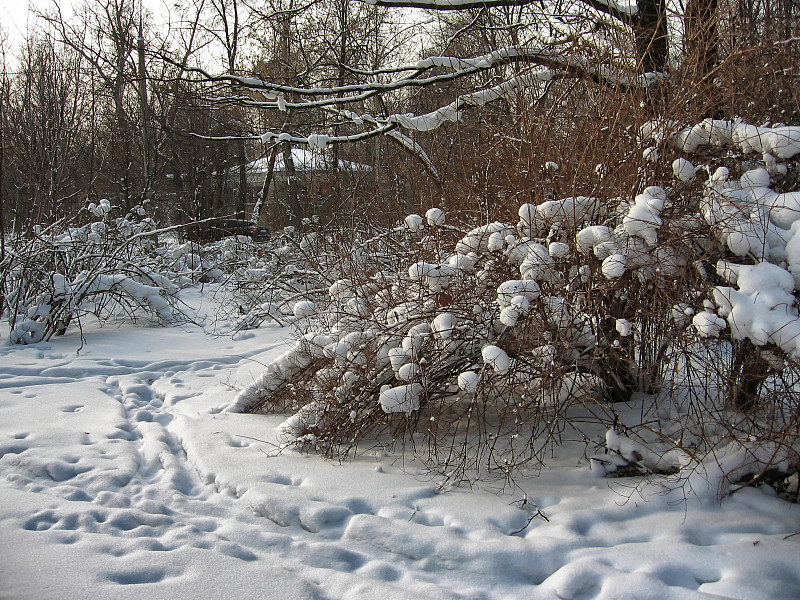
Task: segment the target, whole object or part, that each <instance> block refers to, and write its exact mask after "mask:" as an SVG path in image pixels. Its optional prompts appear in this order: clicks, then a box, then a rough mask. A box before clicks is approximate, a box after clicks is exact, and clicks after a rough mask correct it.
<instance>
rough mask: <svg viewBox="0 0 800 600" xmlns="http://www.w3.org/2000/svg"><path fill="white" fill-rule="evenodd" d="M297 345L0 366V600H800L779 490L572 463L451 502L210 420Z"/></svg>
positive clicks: (402, 478)
mask: <svg viewBox="0 0 800 600" xmlns="http://www.w3.org/2000/svg"><path fill="white" fill-rule="evenodd" d="M285 334H286V330H281V329H278V328H274V327H273V328H262V329H259V330H256V331H254V332H252V333H248V334H246V335H244V336H240V337H239V338H237V339H236V340H232V339H230V338H224V337H222V338H219V337H210V336H207V335H205V334H204V333H203V332H202V331H201V330H200V329H199V328H197V327H193V326H192V327H183V328H165V329H157V328H135V327H132V326H124V327H121V328H119V329H116V328H112V327H106V328H102V329H94V328H93V329H92V330H91V331H87V334H86V340H87V343H86V345H85V346H84V347H83V348H82V349H81V351H80V353H78V352H77V351H78V349H79V347H80V339H79V336H78V334H77V332H76V331H73V332H72V333H70V334H68V335H67V336H66V337H64V338H59V339H56V340H55V341H52V342H49V343H44V344H39V345H37V346H28V347H11V346H2V347H0V540H2V541H1V542H0V598H2V599H3V600H11V599H15V600H16V599H21V598H30V599H36V600H42V599H48V598H93V599H97V600H99V599H102V598H113V599H125V598H137V599H138V598H141V599H145V598H147V599H153V598H169V599H170V600H182V599H190V598H191V599H192V600H194V599H197V598H206V599H210V598H226V599H236V598H260V599H273V598H274V599H282V600H283V599H287V600H288V599H292V598H302V599H320V600H322V599H335V598H347V599H354V600H355V599H371V598H379V599H380V600H390V599H393V598H397V599H413V598H464V599H467V598H469V599H479V598H486V599H491V600H495V599H497V600H499V599H504V600H506V599H512V598H533V599H536V598H582V599H590V598H608V599H610V598H636V599H654V600H661V599H669V598H674V599H681V600H686V599H689V600H690V599H693V598H741V599H747V600H758V599H761V598H763V599H769V600H780V599H786V600H790V599H797V598H800V534H798V535H794V536H791V534H793V533H796V532H798V530H800V506H798V505H793V504H789V503H786V502H784V501H782V500H780V499H778V498H776V497H775V496H774V495H773V494H770V493H769V492H768V491H760V490H755V489H748V490H744V491H743V492H741V493H739V494H736V495H735V496H733V497H730V498H726V499H724V500H723V501H722V502H721V503H720V502H717V501H714V500H706V501H703V502H701V501H699V500H698V499H690V500H689V501H688V502H685V501H684V500H683V494H682V493H680V491H678V492H677V493H676V492H673V493H671V494H663V493H659V490H660V488H659V487H658V486H656V485H651V486H647V487H644V488H642V489H641V490H640V491H634V490H633V486H635V485H636V484H637V483H638V481H637V480H626V479H613V480H606V479H601V478H598V477H597V476H596V475H595V474H593V473H592V472H591V471H590V470H589V469H588V468H586V467H585V466H584V465H582V464H579V463H578V461H577V460H576V459H575V458H572V459H570V458H569V457H562V459H561V460H555V461H554V463H553V466H552V467H550V468H549V469H548V470H546V471H544V472H543V473H542V475H541V476H540V477H538V478H531V479H522V480H521V481H519V484H520V488H519V489H516V490H507V491H505V492H500V491H498V490H495V491H494V492H493V491H492V490H491V489H484V490H480V489H471V490H470V489H449V490H447V491H444V492H442V491H440V490H438V487H437V483H436V481H434V480H432V479H431V478H429V477H426V475H425V473H424V472H423V471H422V470H420V469H419V468H418V467H416V466H415V465H413V464H409V463H404V462H403V460H402V459H401V458H400V457H399V456H398V455H393V454H380V455H378V454H376V453H369V452H368V453H365V454H363V455H362V456H360V457H359V458H358V459H356V460H355V461H353V462H349V463H347V464H343V465H340V464H335V463H331V462H328V461H325V460H323V459H321V458H319V457H316V456H308V455H302V454H299V453H296V452H293V451H291V450H284V451H283V452H279V451H276V446H275V445H274V444H275V443H276V441H275V433H274V427H275V426H276V425H277V424H278V423H279V422H280V421H281V420H282V418H281V417H280V416H275V417H265V416H247V415H238V414H224V413H220V412H219V410H218V409H219V407H220V406H224V405H226V404H228V403H229V402H230V401H231V399H232V397H233V395H234V394H235V389H236V388H240V387H241V386H243V385H244V384H246V383H248V382H249V381H252V378H253V377H255V376H257V375H258V374H259V373H260V371H261V368H262V367H261V365H262V364H263V363H265V362H267V361H268V360H270V358H271V357H273V356H274V355H275V354H276V353H278V352H281V351H282V350H283V341H282V340H283V337H284V336H285ZM489 487H490V486H487V488H489ZM525 494H527V499H528V501H527V503H524V502H523V500H524V498H525ZM534 506H536V507H538V508H539V509H540V510H541V512H542V514H543V515H544V517H546V519H545V518H543V517H542V516H536V517H534V518H533V519H532V520H531V517H533V516H534V514H535V512H536V510H535V509H534ZM529 521H530V522H529ZM526 525H527V526H526Z"/></svg>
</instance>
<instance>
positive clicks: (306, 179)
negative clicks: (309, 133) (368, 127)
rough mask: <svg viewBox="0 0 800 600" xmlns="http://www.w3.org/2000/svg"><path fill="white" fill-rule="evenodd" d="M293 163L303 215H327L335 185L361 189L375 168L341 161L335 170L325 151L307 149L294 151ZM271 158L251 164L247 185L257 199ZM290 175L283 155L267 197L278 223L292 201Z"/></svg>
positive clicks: (248, 165)
mask: <svg viewBox="0 0 800 600" xmlns="http://www.w3.org/2000/svg"><path fill="white" fill-rule="evenodd" d="M291 152H292V162H293V163H294V169H295V176H296V179H295V183H296V185H297V198H298V202H299V204H300V207H301V209H302V210H303V212H307V211H308V212H314V213H319V212H320V211H321V212H324V211H325V208H326V204H327V201H328V200H329V199H330V198H332V197H333V195H334V186H335V184H336V183H337V182H338V183H339V184H340V185H344V186H345V187H346V189H348V190H353V189H356V188H358V187H361V186H362V184H363V183H365V181H366V180H368V179H369V178H370V177H371V173H372V167H370V166H369V165H364V164H359V163H355V162H351V161H347V160H341V159H340V160H339V161H338V169H335V168H333V166H332V165H331V164H330V160H329V159H328V158H326V156H325V155H324V154H322V153H321V152H314V151H311V150H307V149H305V148H292V151H291ZM269 163H270V157H269V156H263V157H261V158H258V159H256V160H254V161H252V162H250V163H248V164H247V184H248V187H249V188H250V189H251V194H252V195H253V197H254V198H255V196H256V195H257V194H258V192H259V191H260V190H261V187H262V186H263V185H264V181H265V178H266V177H267V174H268V172H269ZM288 174H289V171H288V169H287V167H286V163H285V161H284V157H283V154H282V153H280V152H279V153H278V154H277V155H276V156H275V165H274V167H273V170H272V180H271V182H270V186H269V190H268V191H267V194H266V197H265V201H264V202H265V207H269V208H268V209H267V210H266V211H262V215H263V214H264V213H265V212H268V213H269V216H268V217H267V220H269V221H270V222H274V220H275V219H276V218H278V217H279V216H280V213H281V212H283V211H281V210H280V208H279V207H281V206H283V205H286V204H287V201H288V193H289V188H288Z"/></svg>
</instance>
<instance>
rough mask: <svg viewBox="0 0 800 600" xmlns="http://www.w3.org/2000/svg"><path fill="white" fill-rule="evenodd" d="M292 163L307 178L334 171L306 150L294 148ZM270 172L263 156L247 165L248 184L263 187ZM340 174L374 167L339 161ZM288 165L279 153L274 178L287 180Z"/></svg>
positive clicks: (364, 171) (317, 155) (360, 171)
mask: <svg viewBox="0 0 800 600" xmlns="http://www.w3.org/2000/svg"><path fill="white" fill-rule="evenodd" d="M292 162H293V163H294V168H295V171H296V172H297V173H303V174H304V175H305V176H309V175H310V176H313V175H315V174H316V175H324V174H329V173H330V172H331V171H332V170H333V169H331V168H330V165H329V163H328V161H327V159H326V158H325V156H324V155H323V154H322V153H320V152H312V151H311V150H306V149H305V148H292ZM268 170H269V156H262V157H261V158H257V159H256V160H254V161H252V162H250V163H248V164H247V182H248V183H249V184H251V185H254V186H255V185H257V186H261V185H262V184H263V183H264V177H265V176H266V174H267V171H268ZM338 170H339V172H342V171H344V172H348V173H369V172H370V171H372V167H370V166H369V165H362V164H358V163H354V162H350V161H347V160H339V169H338ZM286 171H287V169H286V163H285V162H284V159H283V154H282V153H278V155H277V156H276V157H275V167H274V168H273V176H274V177H276V179H278V180H280V179H281V178H282V179H283V180H285V179H286Z"/></svg>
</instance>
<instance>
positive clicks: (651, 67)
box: [633, 0, 669, 73]
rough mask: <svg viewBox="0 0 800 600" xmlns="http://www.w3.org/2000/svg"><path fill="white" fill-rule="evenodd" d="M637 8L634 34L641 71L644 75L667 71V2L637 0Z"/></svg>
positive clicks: (660, 0) (662, 0)
mask: <svg viewBox="0 0 800 600" xmlns="http://www.w3.org/2000/svg"><path fill="white" fill-rule="evenodd" d="M636 7H637V8H638V13H637V19H636V21H635V23H634V26H633V34H634V37H635V38H636V51H637V54H638V59H639V64H640V69H641V71H642V72H643V73H658V72H662V71H665V70H666V69H667V61H668V60H669V34H668V32H667V5H666V0H637V2H636Z"/></svg>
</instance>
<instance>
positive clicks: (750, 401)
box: [726, 340, 770, 412]
mask: <svg viewBox="0 0 800 600" xmlns="http://www.w3.org/2000/svg"><path fill="white" fill-rule="evenodd" d="M769 374H770V365H769V363H768V362H767V361H766V360H764V358H763V357H762V356H761V351H760V350H759V349H758V348H757V347H756V346H755V345H753V343H752V342H751V341H750V340H740V341H736V342H733V360H732V363H731V370H730V373H729V374H728V386H727V392H726V401H727V405H728V407H729V408H732V409H733V410H738V411H740V412H749V411H751V410H753V409H754V408H757V407H758V405H759V404H760V400H759V391H760V390H761V384H762V383H764V380H765V379H766V378H767V377H769Z"/></svg>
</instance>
